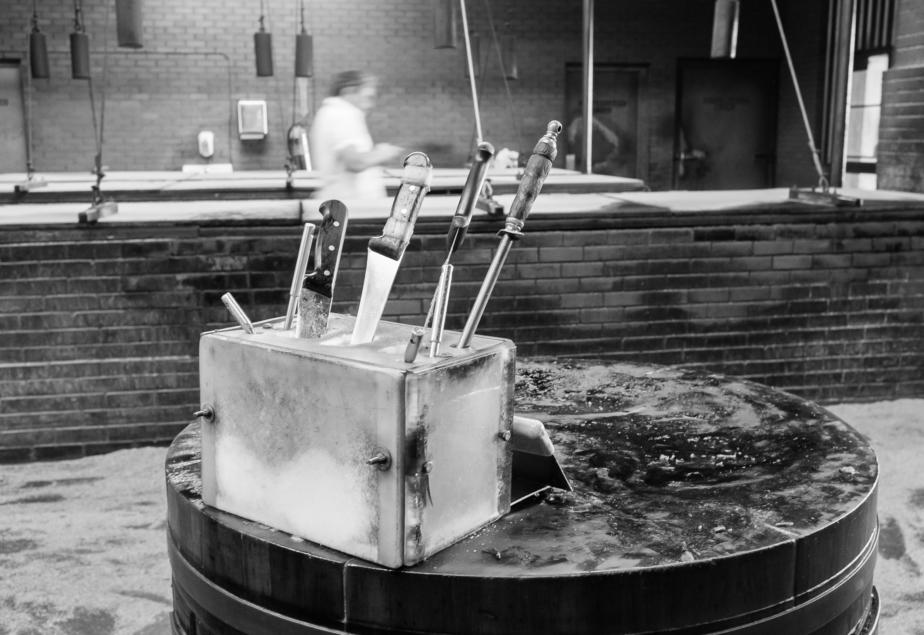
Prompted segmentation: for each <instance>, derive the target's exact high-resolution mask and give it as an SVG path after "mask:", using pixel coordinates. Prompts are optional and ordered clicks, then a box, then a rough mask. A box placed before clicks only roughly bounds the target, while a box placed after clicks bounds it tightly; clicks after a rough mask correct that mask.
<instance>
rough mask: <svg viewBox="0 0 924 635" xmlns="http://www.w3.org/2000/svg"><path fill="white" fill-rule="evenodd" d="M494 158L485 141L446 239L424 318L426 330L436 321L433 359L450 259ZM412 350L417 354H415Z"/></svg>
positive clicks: (446, 294)
mask: <svg viewBox="0 0 924 635" xmlns="http://www.w3.org/2000/svg"><path fill="white" fill-rule="evenodd" d="M493 156H494V146H493V145H491V144H490V143H488V142H487V141H482V142H481V143H479V144H478V148H476V150H475V156H474V159H473V161H472V167H471V169H470V170H469V172H468V178H466V180H465V185H464V186H463V187H462V195H461V196H460V197H459V204H458V205H457V206H456V212H455V214H453V216H452V219H451V220H450V224H449V233H448V234H447V236H446V260H445V262H444V263H443V266H442V267H441V269H440V278H439V281H438V282H437V284H436V291H435V293H434V294H433V298H432V299H431V300H430V308H429V309H428V310H427V317H426V318H424V324H423V328H424V329H426V328H427V327H428V326H429V325H430V319H431V318H433V330H431V331H430V357H436V356H437V355H438V354H439V349H440V340H441V339H442V334H443V325H444V324H445V321H446V310H447V307H448V305H449V287H450V284H451V280H452V269H453V267H452V264H450V260H451V259H452V255H453V254H454V253H455V252H456V250H457V249H458V248H459V245H461V244H462V241H463V240H465V235H466V233H467V232H468V226H469V224H470V223H471V221H472V213H473V212H474V211H475V205H476V203H477V202H478V196H479V194H480V192H481V190H482V188H483V187H484V182H485V179H486V177H487V175H488V166H489V165H490V161H491V158H492V157H493ZM419 345H420V342H419V340H418V341H416V342H415V341H413V339H412V341H410V342H408V345H407V349H406V350H405V358H410V360H411V361H414V357H415V356H416V350H417V347H419ZM412 351H414V352H413V353H412Z"/></svg>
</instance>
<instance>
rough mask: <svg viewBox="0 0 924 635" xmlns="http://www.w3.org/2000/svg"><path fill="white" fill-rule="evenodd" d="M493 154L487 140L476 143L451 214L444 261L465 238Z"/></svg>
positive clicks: (447, 259) (492, 147) (450, 256)
mask: <svg viewBox="0 0 924 635" xmlns="http://www.w3.org/2000/svg"><path fill="white" fill-rule="evenodd" d="M493 156H494V146H492V145H491V144H490V143H488V142H487V141H482V142H481V143H479V144H478V148H477V149H476V150H475V157H474V160H473V161H472V167H471V169H469V172H468V178H467V179H465V185H464V186H463V187H462V195H461V196H460V197H459V204H458V206H457V207H456V213H455V214H454V215H453V217H452V220H451V221H450V225H449V235H448V236H446V246H447V249H448V254H447V256H446V262H449V259H450V258H452V254H454V253H455V252H456V250H457V249H458V248H459V245H461V244H462V241H463V240H465V234H466V233H467V232H468V226H469V224H470V223H471V222H472V212H474V211H475V204H476V203H477V202H478V196H479V195H480V194H481V190H482V189H484V182H485V179H486V178H487V176H488V165H489V164H490V161H491V158H492V157H493Z"/></svg>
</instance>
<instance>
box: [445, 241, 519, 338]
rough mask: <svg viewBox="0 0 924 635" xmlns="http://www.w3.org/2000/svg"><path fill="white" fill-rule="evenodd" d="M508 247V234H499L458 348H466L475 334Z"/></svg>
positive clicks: (505, 257) (508, 249) (509, 242)
mask: <svg viewBox="0 0 924 635" xmlns="http://www.w3.org/2000/svg"><path fill="white" fill-rule="evenodd" d="M510 247H511V241H510V236H508V235H507V234H504V235H503V236H501V240H500V243H498V245H497V251H496V252H495V253H494V259H493V260H492V261H491V266H490V267H489V268H488V272H487V273H486V274H485V276H484V282H482V284H481V289H479V290H478V296H477V297H476V298H475V303H474V304H473V305H472V310H471V312H470V313H469V314H468V320H466V322H465V328H463V329H462V336H461V337H460V338H459V344H458V348H468V347H469V345H470V344H471V343H472V336H473V335H474V334H475V331H476V330H478V323H479V322H481V316H482V315H484V310H485V307H486V306H487V305H488V298H490V297H491V293H492V292H493V291H494V285H495V284H496V283H497V278H498V277H499V276H500V270H501V267H503V266H504V261H505V260H507V254H508V253H509V252H510Z"/></svg>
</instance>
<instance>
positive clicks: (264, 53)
mask: <svg viewBox="0 0 924 635" xmlns="http://www.w3.org/2000/svg"><path fill="white" fill-rule="evenodd" d="M263 18H264V16H263V2H262V0H261V2H260V30H259V31H257V32H256V33H254V34H253V52H254V56H255V57H256V60H257V77H272V75H273V36H272V35H271V34H270V33H267V32H266V28H265V27H264V25H263Z"/></svg>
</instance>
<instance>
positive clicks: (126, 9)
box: [115, 0, 143, 49]
mask: <svg viewBox="0 0 924 635" xmlns="http://www.w3.org/2000/svg"><path fill="white" fill-rule="evenodd" d="M141 1H142V0H116V3H115V13H116V36H117V39H118V43H119V46H122V47H125V48H130V49H140V48H142V46H143V45H142V43H141Z"/></svg>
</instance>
